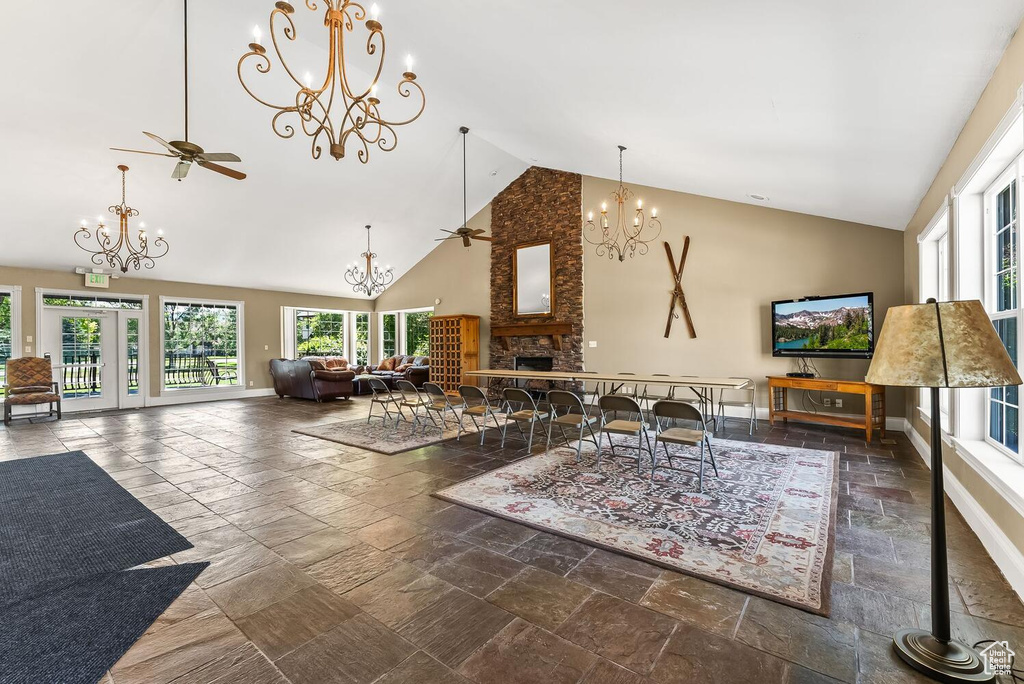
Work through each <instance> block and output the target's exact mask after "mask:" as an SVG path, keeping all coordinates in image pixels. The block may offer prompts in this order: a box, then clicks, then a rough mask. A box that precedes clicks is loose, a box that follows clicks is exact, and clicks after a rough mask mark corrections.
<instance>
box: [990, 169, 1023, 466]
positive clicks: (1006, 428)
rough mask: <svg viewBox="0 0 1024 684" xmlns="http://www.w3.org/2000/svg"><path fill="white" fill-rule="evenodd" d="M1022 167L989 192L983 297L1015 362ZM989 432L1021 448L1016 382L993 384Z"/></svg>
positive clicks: (1002, 443) (1006, 444) (1005, 444)
mask: <svg viewBox="0 0 1024 684" xmlns="http://www.w3.org/2000/svg"><path fill="white" fill-rule="evenodd" d="M1017 199H1018V168H1017V163H1016V162H1015V163H1014V164H1012V165H1011V166H1010V169H1009V170H1008V171H1007V172H1006V173H1004V174H1003V175H1002V176H1000V177H999V178H998V179H997V180H996V182H995V183H993V184H992V186H990V188H989V190H988V192H986V194H985V214H986V236H985V245H986V251H987V252H988V255H987V257H986V259H985V264H986V268H985V280H986V283H985V298H986V304H987V306H988V310H989V315H990V316H991V317H992V324H993V325H994V326H995V329H996V332H997V333H998V334H999V338H1000V339H1001V340H1002V341H1003V344H1004V345H1005V347H1006V351H1007V353H1009V355H1010V358H1011V359H1013V361H1014V363H1019V358H1020V357H1019V345H1018V343H1017V340H1018V334H1019V328H1020V325H1021V309H1020V293H1019V292H1018V288H1019V282H1018V280H1019V279H1018V277H1017V276H1018V263H1019V258H1020V245H1019V229H1018V220H1019V219H1018V213H1017ZM986 413H987V417H986V418H987V420H986V423H987V438H988V440H989V441H991V442H994V443H996V444H999V445H1000V446H1002V447H1003V448H1004V449H1006V450H1008V451H1010V452H1011V453H1013V454H1018V453H1019V450H1020V446H1019V428H1020V398H1019V392H1018V388H1017V387H996V388H993V389H991V390H989V396H988V402H987V407H986Z"/></svg>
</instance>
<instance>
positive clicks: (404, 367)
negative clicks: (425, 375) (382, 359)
mask: <svg viewBox="0 0 1024 684" xmlns="http://www.w3.org/2000/svg"><path fill="white" fill-rule="evenodd" d="M410 368H412V364H411V363H403V364H402V365H401V366H398V367H396V368H395V372H396V373H404V372H405V371H407V370H408V369H410Z"/></svg>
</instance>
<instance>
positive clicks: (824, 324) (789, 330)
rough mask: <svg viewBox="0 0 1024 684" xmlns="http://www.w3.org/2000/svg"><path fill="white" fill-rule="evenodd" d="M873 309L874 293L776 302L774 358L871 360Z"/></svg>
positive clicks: (773, 318)
mask: <svg viewBox="0 0 1024 684" xmlns="http://www.w3.org/2000/svg"><path fill="white" fill-rule="evenodd" d="M873 308H874V307H873V302H872V293H870V292H866V293H862V294H851V295H838V296H832V297H808V298H806V299H799V300H792V301H780V302H772V354H773V355H774V356H840V357H841V356H848V357H853V358H868V357H870V356H871V353H872V352H873V351H874V346H875V344H874V311H873Z"/></svg>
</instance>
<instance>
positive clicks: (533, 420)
mask: <svg viewBox="0 0 1024 684" xmlns="http://www.w3.org/2000/svg"><path fill="white" fill-rule="evenodd" d="M536 424H537V417H536V416H534V417H533V418H531V419H530V439H529V440H527V442H526V452H527V453H530V452H531V451H533V426H534V425H536Z"/></svg>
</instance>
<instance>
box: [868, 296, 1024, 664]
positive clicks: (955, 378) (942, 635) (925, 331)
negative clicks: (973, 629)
mask: <svg viewBox="0 0 1024 684" xmlns="http://www.w3.org/2000/svg"><path fill="white" fill-rule="evenodd" d="M865 380H867V381H868V382H870V383H873V384H877V385H891V386H897V387H928V388H930V389H931V405H932V406H931V408H932V414H931V417H932V438H931V450H932V454H931V461H932V478H931V480H932V497H931V498H932V563H931V565H932V629H931V631H930V632H929V631H927V630H923V629H903V630H900V631H899V632H897V633H896V634H895V635H894V636H893V639H892V640H893V648H894V649H895V651H896V654H897V655H898V656H899V657H900V658H902V659H903V661H904V662H906V663H907V664H908V665H910V666H911V667H913V668H914V669H915V670H918V671H919V672H922V673H923V674H926V675H928V676H929V677H932V678H933V679H937V680H938V681H940V682H990V681H992V679H993V676H992V675H991V674H987V673H986V672H985V666H984V663H983V662H982V660H981V657H980V656H979V655H978V652H977V651H975V650H974V649H973V648H971V647H970V646H968V645H967V644H965V643H963V642H962V641H958V640H956V639H953V638H952V637H951V636H950V629H949V579H948V575H947V570H946V513H945V506H944V504H943V501H944V499H943V486H942V435H941V432H940V422H941V419H940V409H939V388H940V387H1003V386H1006V385H1019V384H1021V378H1020V375H1019V374H1018V373H1017V369H1016V368H1015V367H1014V365H1013V361H1012V360H1011V359H1010V356H1009V355H1008V354H1007V353H1006V348H1005V347H1004V346H1003V342H1002V340H1000V339H999V336H998V335H997V334H996V331H995V328H994V327H993V326H992V321H991V320H990V319H989V317H988V314H987V313H986V312H985V307H983V306H982V304H981V302H979V301H977V300H974V301H963V302H941V303H937V302H936V301H935V300H934V299H929V300H928V303H927V304H912V305H910V306H896V307H893V308H891V309H889V311H888V312H887V313H886V315H885V323H884V325H883V326H882V332H881V333H880V334H879V336H878V344H877V345H876V347H875V353H874V358H873V359H872V361H871V367H870V368H869V369H868V374H867V377H866V378H865Z"/></svg>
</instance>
